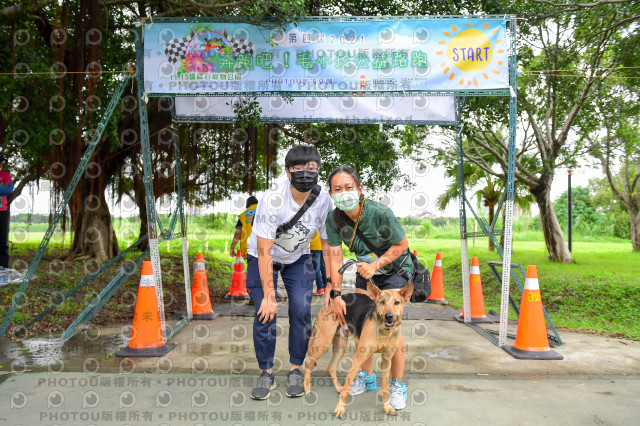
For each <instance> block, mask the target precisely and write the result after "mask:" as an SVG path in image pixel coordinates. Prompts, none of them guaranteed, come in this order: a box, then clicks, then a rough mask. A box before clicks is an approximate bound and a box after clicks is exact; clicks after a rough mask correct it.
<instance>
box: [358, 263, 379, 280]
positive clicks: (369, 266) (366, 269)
mask: <svg viewBox="0 0 640 426" xmlns="http://www.w3.org/2000/svg"><path fill="white" fill-rule="evenodd" d="M356 265H358V273H359V274H360V275H361V276H362V278H364V279H366V280H368V279H369V278H371V277H372V276H373V275H374V274H375V273H376V262H374V263H367V262H358V263H356Z"/></svg>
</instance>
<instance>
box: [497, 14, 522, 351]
mask: <svg viewBox="0 0 640 426" xmlns="http://www.w3.org/2000/svg"><path fill="white" fill-rule="evenodd" d="M508 35H509V38H510V44H509V91H510V96H509V146H508V162H507V165H508V169H507V188H506V192H507V198H506V203H505V219H504V253H503V256H502V262H503V265H511V247H512V242H513V232H512V231H513V200H514V180H515V168H516V126H517V119H518V75H517V72H516V65H517V56H516V17H515V16H514V15H512V16H510V18H509V32H508ZM510 275H511V268H509V267H505V268H502V298H501V301H500V333H499V335H498V347H499V348H501V347H503V346H504V344H505V343H506V340H507V324H508V323H507V322H508V320H509V316H508V315H509V281H510Z"/></svg>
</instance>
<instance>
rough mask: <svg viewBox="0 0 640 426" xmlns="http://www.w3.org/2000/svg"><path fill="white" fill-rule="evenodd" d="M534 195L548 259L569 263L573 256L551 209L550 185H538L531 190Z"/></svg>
mask: <svg viewBox="0 0 640 426" xmlns="http://www.w3.org/2000/svg"><path fill="white" fill-rule="evenodd" d="M531 192H532V193H533V195H534V197H536V202H537V203H538V208H539V209H540V220H541V221H542V233H543V234H544V241H545V243H546V245H547V251H548V252H549V259H550V260H552V261H554V262H563V263H571V262H573V258H572V257H571V252H570V251H569V247H568V246H567V243H566V241H565V240H564V235H562V229H561V228H560V223H558V218H557V217H556V212H555V211H554V210H553V203H552V202H551V194H550V192H551V187H550V186H549V185H542V184H541V185H540V186H538V188H536V189H535V190H534V191H531Z"/></svg>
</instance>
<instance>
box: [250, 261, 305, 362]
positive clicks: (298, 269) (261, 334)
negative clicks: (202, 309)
mask: <svg viewBox="0 0 640 426" xmlns="http://www.w3.org/2000/svg"><path fill="white" fill-rule="evenodd" d="M278 272H280V275H281V276H282V281H284V287H285V289H286V290H287V295H288V298H289V311H288V312H289V362H290V363H291V364H294V365H302V363H303V362H304V357H305V355H306V354H307V346H308V345H309V336H310V334H311V296H312V292H313V280H314V279H315V270H314V268H313V262H312V261H311V256H309V255H308V254H303V255H302V256H300V258H299V259H298V260H296V261H295V262H293V263H291V264H288V265H285V264H282V263H278V262H273V286H274V290H276V289H277V285H278V284H277V283H278ZM247 289H248V290H249V293H250V295H251V300H252V301H253V303H254V305H255V312H256V316H255V318H254V319H253V347H254V349H255V351H256V359H257V360H258V366H259V367H260V369H261V370H267V369H269V368H273V357H274V355H275V351H276V338H277V333H276V318H277V315H276V317H274V318H273V319H272V320H271V321H269V322H267V323H265V324H263V323H262V322H260V320H258V315H257V314H258V310H259V309H260V304H261V303H262V299H263V298H264V291H263V289H262V282H261V281H260V273H259V270H258V258H256V257H253V256H251V255H247Z"/></svg>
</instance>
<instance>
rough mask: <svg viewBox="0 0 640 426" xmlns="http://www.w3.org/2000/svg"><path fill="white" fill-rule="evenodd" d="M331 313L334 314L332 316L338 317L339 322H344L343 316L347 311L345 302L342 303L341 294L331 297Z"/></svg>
mask: <svg viewBox="0 0 640 426" xmlns="http://www.w3.org/2000/svg"><path fill="white" fill-rule="evenodd" d="M331 313H332V314H333V315H334V318H337V319H338V322H339V323H340V324H344V323H346V320H345V319H344V316H345V315H346V313H347V304H346V303H344V300H342V297H341V296H338V297H336V298H334V299H331Z"/></svg>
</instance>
